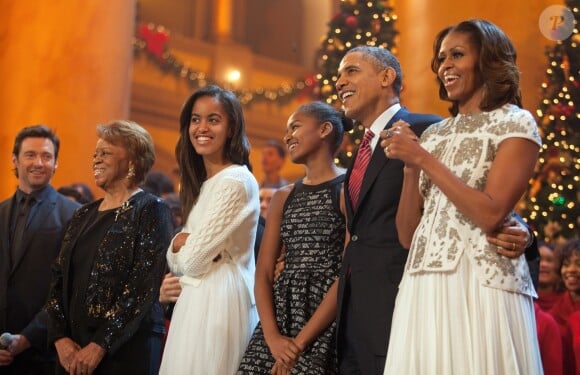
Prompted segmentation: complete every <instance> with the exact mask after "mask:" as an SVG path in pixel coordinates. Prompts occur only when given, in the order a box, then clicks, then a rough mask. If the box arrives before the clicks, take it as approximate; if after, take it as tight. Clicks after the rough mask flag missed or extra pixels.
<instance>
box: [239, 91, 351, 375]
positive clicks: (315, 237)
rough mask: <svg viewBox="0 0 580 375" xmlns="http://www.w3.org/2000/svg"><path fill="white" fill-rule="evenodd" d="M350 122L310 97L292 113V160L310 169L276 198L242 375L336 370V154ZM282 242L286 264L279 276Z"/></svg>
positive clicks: (340, 203)
mask: <svg viewBox="0 0 580 375" xmlns="http://www.w3.org/2000/svg"><path fill="white" fill-rule="evenodd" d="M351 128H352V121H350V120H348V119H346V118H344V117H342V116H341V114H340V113H339V112H337V111H336V110H335V109H334V108H333V107H331V106H329V105H327V104H325V103H321V102H313V103H309V104H305V105H302V106H300V107H299V108H298V109H297V110H296V111H295V112H294V113H293V114H292V115H291V116H290V118H289V119H288V125H287V128H286V135H285V136H284V142H285V143H286V145H287V147H288V149H289V153H290V157H291V159H292V162H294V163H297V164H304V165H305V167H306V175H305V177H304V178H303V179H301V180H299V181H297V182H296V183H294V184H291V185H287V186H284V187H282V188H281V189H280V190H278V191H277V192H276V194H275V195H274V197H273V198H272V202H271V206H270V210H269V214H268V220H267V221H266V231H265V234H264V239H263V243H262V246H261V249H260V256H259V258H258V265H257V271H256V287H255V294H256V301H257V306H258V312H259V314H260V323H259V325H258V327H257V328H256V330H255V332H254V335H253V336H252V339H251V340H250V344H249V345H248V348H247V350H246V353H245V355H244V358H243V359H242V363H241V365H240V369H239V371H238V373H239V374H290V373H299V374H306V373H312V374H335V373H337V370H338V369H337V361H336V352H335V346H336V341H335V339H336V336H335V328H336V325H335V323H334V318H335V315H336V287H337V284H338V272H339V270H340V265H341V260H342V252H343V250H344V240H345V231H346V228H345V219H344V198H343V194H342V182H343V181H344V172H343V171H341V170H340V169H339V168H338V167H336V165H335V164H334V155H335V153H336V151H337V149H338V148H339V147H340V145H341V143H342V138H343V133H344V131H345V130H350V129H351ZM282 247H284V248H285V252H286V255H285V264H284V269H283V270H282V272H281V273H280V277H279V278H278V279H277V281H275V279H274V270H275V267H276V263H277V259H278V258H279V255H280V253H281V251H282Z"/></svg>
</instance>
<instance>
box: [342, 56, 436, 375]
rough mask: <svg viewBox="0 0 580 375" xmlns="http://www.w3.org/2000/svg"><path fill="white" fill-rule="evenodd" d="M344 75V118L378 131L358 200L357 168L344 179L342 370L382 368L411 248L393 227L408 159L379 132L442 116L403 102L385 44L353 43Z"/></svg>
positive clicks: (417, 127)
mask: <svg viewBox="0 0 580 375" xmlns="http://www.w3.org/2000/svg"><path fill="white" fill-rule="evenodd" d="M338 73H339V79H338V81H337V83H336V88H337V90H338V93H339V97H340V98H341V100H342V101H343V105H344V109H345V114H346V116H347V117H349V118H351V119H353V120H356V121H358V122H360V123H361V124H362V125H363V126H364V127H365V128H366V129H367V132H368V131H372V132H373V133H374V134H375V135H374V137H373V139H372V141H371V152H372V153H371V155H372V156H371V158H370V162H369V163H368V167H367V168H366V172H364V178H363V179H362V184H361V187H360V192H359V194H358V200H357V202H353V197H352V181H351V176H352V173H353V166H351V167H349V169H348V171H347V174H346V180H345V198H346V211H347V223H348V233H349V234H350V241H349V243H348V245H347V248H346V251H345V254H344V259H343V268H342V271H341V274H340V281H339V290H338V310H337V322H338V330H337V333H338V350H339V353H338V356H339V367H340V372H341V373H344V374H365V375H366V374H382V371H383V368H384V362H385V357H386V350H387V340H388V337H389V331H390V325H391V318H392V313H393V307H394V303H395V297H396V295H397V289H398V284H399V281H400V280H401V277H402V275H403V267H404V265H405V261H406V259H407V252H408V251H407V250H406V249H404V248H403V247H402V246H401V244H400V243H399V240H398V236H397V228H396V226H395V216H396V212H397V207H398V205H399V196H400V194H401V187H402V183H403V163H402V162H400V161H399V160H389V159H387V158H386V156H385V153H384V151H383V150H382V149H381V148H380V146H379V145H378V142H379V133H380V132H381V131H382V130H383V129H388V128H390V127H391V125H392V124H393V123H394V122H396V121H397V120H404V121H407V122H408V123H409V124H411V126H412V128H413V130H414V131H415V132H416V133H417V134H421V133H422V132H423V130H425V128H426V127H427V126H429V125H430V124H432V123H435V122H437V121H439V120H440V119H441V118H440V117H437V116H433V115H420V114H413V113H410V112H409V111H407V110H406V109H405V108H402V107H401V105H400V104H399V93H400V90H401V80H402V74H401V67H400V64H399V62H398V61H397V59H396V58H395V57H394V56H393V55H392V54H391V53H390V52H389V51H388V50H386V49H381V48H374V47H357V48H354V49H352V50H350V51H349V52H348V53H347V54H346V55H345V56H344V58H343V59H342V62H341V63H340V66H339V71H338ZM355 157H356V156H355ZM353 164H354V163H353Z"/></svg>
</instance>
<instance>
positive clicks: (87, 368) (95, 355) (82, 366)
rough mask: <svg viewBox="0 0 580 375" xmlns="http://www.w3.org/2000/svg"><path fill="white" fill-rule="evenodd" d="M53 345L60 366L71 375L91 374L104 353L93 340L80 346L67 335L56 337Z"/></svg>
mask: <svg viewBox="0 0 580 375" xmlns="http://www.w3.org/2000/svg"><path fill="white" fill-rule="evenodd" d="M54 346H55V347H56V352H57V354H58V360H59V362H60V364H61V366H62V367H64V368H65V370H66V371H67V372H68V373H69V374H73V375H90V374H92V373H93V372H94V371H95V369H96V368H97V366H98V365H99V363H100V362H101V360H102V359H103V357H104V356H105V353H106V352H105V349H103V348H102V347H101V346H99V345H97V344H95V343H94V342H91V343H89V344H88V345H87V346H85V347H84V348H81V347H80V345H79V344H77V343H76V342H74V341H73V340H72V339H70V338H68V337H63V338H61V339H58V340H57V341H56V342H55V343H54Z"/></svg>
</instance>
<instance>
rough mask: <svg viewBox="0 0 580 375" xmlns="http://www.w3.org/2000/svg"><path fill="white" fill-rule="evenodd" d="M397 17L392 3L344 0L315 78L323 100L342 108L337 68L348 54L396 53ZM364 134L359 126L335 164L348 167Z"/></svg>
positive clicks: (324, 44) (324, 43)
mask: <svg viewBox="0 0 580 375" xmlns="http://www.w3.org/2000/svg"><path fill="white" fill-rule="evenodd" d="M396 20H397V16H396V15H395V14H394V13H393V8H392V7H390V6H389V1H368V0H366V1H364V0H341V2H340V11H339V13H337V14H336V15H335V16H334V17H333V18H332V19H331V20H330V21H329V22H328V34H327V35H326V37H324V38H323V40H322V43H321V47H320V50H319V56H320V57H319V68H320V73H319V74H318V75H317V76H316V78H317V79H318V86H319V90H320V96H321V98H322V100H324V101H326V102H327V103H329V104H334V105H336V106H338V105H339V103H338V102H337V101H338V96H337V93H336V88H335V87H334V85H335V83H336V80H337V77H336V73H337V71H338V65H339V64H340V61H341V60H342V58H343V57H344V55H345V54H346V52H347V51H348V50H349V49H351V48H353V47H356V46H364V45H367V46H377V47H382V48H387V49H389V50H390V51H391V52H392V53H394V54H396V48H395V37H396V36H397V34H398V32H397V31H396V30H395V26H394V25H395V21H396ZM363 134H364V127H363V126H362V125H360V124H358V125H356V126H355V127H354V129H353V130H352V131H351V132H349V133H347V135H348V136H346V137H344V142H343V145H342V147H341V149H340V150H339V153H338V155H337V156H336V159H335V163H336V164H338V165H340V166H343V167H347V166H348V165H349V164H350V163H351V162H352V155H353V153H354V151H355V150H356V148H357V147H358V145H359V144H360V141H361V139H362V136H363Z"/></svg>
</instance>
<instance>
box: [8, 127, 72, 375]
mask: <svg viewBox="0 0 580 375" xmlns="http://www.w3.org/2000/svg"><path fill="white" fill-rule="evenodd" d="M58 151H59V139H58V138H57V137H56V135H55V134H54V133H53V132H52V131H51V130H50V129H49V128H47V127H45V126H42V125H37V126H30V127H27V128H24V129H22V130H21V131H20V132H19V133H18V135H17V136H16V139H15V141H14V148H13V151H12V163H13V165H14V172H15V174H16V177H17V178H18V188H17V190H16V193H15V194H14V195H13V196H12V197H11V198H9V199H7V200H5V201H3V202H1V203H0V231H2V235H1V236H0V332H10V333H13V334H14V335H13V340H12V344H11V345H10V346H9V347H8V348H0V375H5V374H6V375H7V374H19V375H27V374H34V375H38V374H53V373H54V360H55V359H54V353H51V352H49V351H48V350H47V342H46V340H47V338H46V315H45V314H43V312H42V306H43V305H44V303H45V302H46V298H47V294H48V286H49V284H50V275H51V273H50V267H51V265H52V263H53V261H54V260H55V259H56V257H57V255H58V252H59V249H60V243H61V239H62V236H63V233H64V229H65V226H66V225H67V223H68V221H69V220H70V218H71V216H72V214H73V212H74V211H75V209H76V208H77V207H79V204H78V203H76V202H73V201H72V200H71V199H69V198H67V197H65V196H64V195H61V194H59V193H57V192H56V190H54V188H53V187H52V186H50V180H51V178H52V176H53V175H54V172H55V171H56V168H57V165H58V163H57V159H58Z"/></svg>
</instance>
